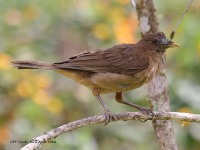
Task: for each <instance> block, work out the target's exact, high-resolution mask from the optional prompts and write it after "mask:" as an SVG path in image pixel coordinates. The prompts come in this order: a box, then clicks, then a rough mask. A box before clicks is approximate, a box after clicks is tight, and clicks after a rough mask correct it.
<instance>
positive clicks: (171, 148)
mask: <svg viewBox="0 0 200 150" xmlns="http://www.w3.org/2000/svg"><path fill="white" fill-rule="evenodd" d="M132 1H133V0H132ZM132 3H133V2H132ZM135 6H136V9H137V13H138V20H139V23H140V29H141V32H142V35H144V34H147V33H155V32H158V31H159V29H158V23H157V19H156V15H155V12H156V9H155V7H154V4H153V0H135ZM161 65H162V67H161V70H160V72H159V74H157V75H156V76H155V77H154V78H153V80H152V81H150V82H149V84H148V89H149V97H150V103H151V105H152V107H153V108H154V109H155V110H157V111H162V112H169V111H170V102H169V94H168V89H167V79H166V75H165V74H166V63H165V56H164V57H163V63H162V64H161ZM152 123H153V127H154V131H155V134H156V137H157V140H158V142H159V147H160V148H159V149H160V150H178V147H177V144H176V139H175V136H174V131H173V124H172V121H170V120H169V121H166V120H164V121H163V120H154V121H153V122H152Z"/></svg>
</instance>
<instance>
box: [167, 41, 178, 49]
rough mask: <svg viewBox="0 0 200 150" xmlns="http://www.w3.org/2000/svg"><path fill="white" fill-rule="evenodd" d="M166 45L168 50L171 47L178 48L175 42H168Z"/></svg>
mask: <svg viewBox="0 0 200 150" xmlns="http://www.w3.org/2000/svg"><path fill="white" fill-rule="evenodd" d="M167 45H168V48H172V47H178V48H179V45H178V44H177V43H175V42H172V41H169V42H168V44H167Z"/></svg>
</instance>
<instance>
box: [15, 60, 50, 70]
mask: <svg viewBox="0 0 200 150" xmlns="http://www.w3.org/2000/svg"><path fill="white" fill-rule="evenodd" d="M11 64H12V65H13V66H14V67H16V68H18V69H53V66H52V64H49V63H45V62H41V61H30V60H14V61H11Z"/></svg>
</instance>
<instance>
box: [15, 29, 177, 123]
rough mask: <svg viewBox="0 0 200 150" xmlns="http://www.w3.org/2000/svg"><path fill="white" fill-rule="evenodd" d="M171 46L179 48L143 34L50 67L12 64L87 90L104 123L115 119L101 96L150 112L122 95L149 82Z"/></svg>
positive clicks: (157, 36) (24, 62) (157, 35)
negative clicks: (47, 72) (101, 110)
mask: <svg viewBox="0 0 200 150" xmlns="http://www.w3.org/2000/svg"><path fill="white" fill-rule="evenodd" d="M170 47H178V45H177V44H176V43H174V42H172V41H170V40H167V39H166V37H165V35H164V33H163V32H158V33H155V34H149V35H145V36H144V37H143V38H142V39H141V40H140V41H139V42H138V43H137V44H119V45H115V46H113V47H111V48H108V49H105V50H102V51H94V52H85V53H82V54H79V55H76V56H73V57H70V58H68V59H67V60H66V61H62V62H57V63H53V64H49V63H45V62H40V61H29V60H22V61H21V60H15V61H12V64H13V65H14V66H15V67H17V68H19V69H48V70H54V71H56V72H59V73H61V74H64V75H65V76H67V77H69V78H71V79H73V80H75V81H76V82H78V83H80V84H83V85H84V86H86V87H88V88H89V89H91V90H92V93H93V95H94V96H95V97H96V98H97V99H98V100H99V102H100V103H101V105H102V106H103V108H104V110H105V115H106V120H105V124H107V123H109V122H110V121H111V119H112V118H113V119H116V118H115V116H114V115H113V114H112V113H111V111H110V110H109V108H108V107H107V105H106V104H105V103H104V101H103V100H102V99H101V97H100V94H105V93H112V92H115V93H116V96H115V99H116V101H117V102H119V103H122V104H126V105H129V106H132V107H135V108H137V109H138V110H140V111H141V112H145V113H146V112H149V110H150V109H148V108H145V107H141V106H138V105H136V104H133V103H130V102H128V101H126V100H124V98H123V96H122V92H125V91H129V90H133V89H136V88H138V87H140V86H142V85H143V84H145V83H147V82H149V81H150V80H151V79H152V78H153V77H154V76H155V75H156V73H158V72H159V70H160V67H161V66H160V65H161V63H162V57H163V55H164V53H165V50H166V49H167V48H170Z"/></svg>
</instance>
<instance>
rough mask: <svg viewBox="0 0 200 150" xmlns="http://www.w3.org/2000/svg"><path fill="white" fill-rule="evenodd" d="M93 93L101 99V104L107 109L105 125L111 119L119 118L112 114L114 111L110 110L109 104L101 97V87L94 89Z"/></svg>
mask: <svg viewBox="0 0 200 150" xmlns="http://www.w3.org/2000/svg"><path fill="white" fill-rule="evenodd" d="M92 93H93V95H94V96H95V97H96V98H97V99H98V100H99V102H100V103H101V105H102V106H103V108H104V110H105V115H106V120H105V125H107V124H108V123H109V122H110V121H112V119H114V120H117V118H116V117H115V115H113V114H112V112H111V111H110V110H109V108H108V106H107V105H106V104H105V102H104V101H103V100H102V98H101V97H100V92H99V89H98V88H94V89H93V90H92Z"/></svg>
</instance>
